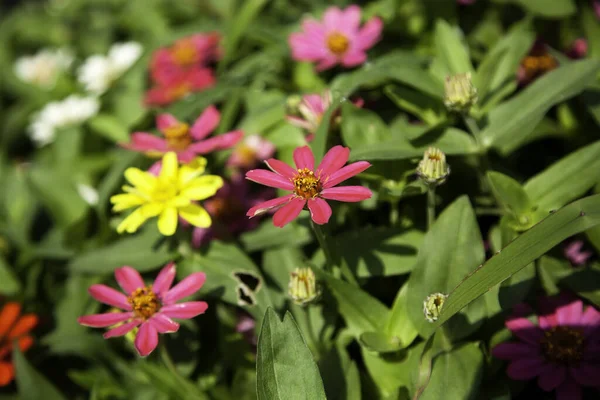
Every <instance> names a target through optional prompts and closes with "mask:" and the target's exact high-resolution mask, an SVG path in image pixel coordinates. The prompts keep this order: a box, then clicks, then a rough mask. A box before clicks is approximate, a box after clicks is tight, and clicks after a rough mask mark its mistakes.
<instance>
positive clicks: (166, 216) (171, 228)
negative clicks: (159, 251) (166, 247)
mask: <svg viewBox="0 0 600 400" xmlns="http://www.w3.org/2000/svg"><path fill="white" fill-rule="evenodd" d="M176 230H177V209H176V208H175V207H168V208H165V209H164V210H163V212H162V213H161V214H160V216H159V217H158V231H159V232H160V233H161V234H163V235H165V236H172V235H173V234H174V233H175V231H176Z"/></svg>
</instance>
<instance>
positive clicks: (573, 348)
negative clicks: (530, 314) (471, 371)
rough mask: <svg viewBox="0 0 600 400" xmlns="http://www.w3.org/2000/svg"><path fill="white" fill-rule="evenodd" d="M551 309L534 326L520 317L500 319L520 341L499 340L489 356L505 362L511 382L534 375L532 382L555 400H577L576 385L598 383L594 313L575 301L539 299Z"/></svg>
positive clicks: (598, 322)
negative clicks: (508, 362) (554, 396)
mask: <svg viewBox="0 0 600 400" xmlns="http://www.w3.org/2000/svg"><path fill="white" fill-rule="evenodd" d="M542 306H545V307H547V308H548V307H551V312H547V313H544V315H538V317H537V322H538V324H537V325H536V324H534V323H533V322H531V321H530V320H529V319H527V318H525V317H522V316H513V317H510V318H508V319H507V320H506V327H507V328H508V329H510V330H511V331H512V333H513V335H515V336H516V337H517V338H518V339H519V340H520V341H519V342H512V343H501V344H499V345H497V346H496V347H494V349H493V351H492V354H493V355H494V356H495V357H497V358H500V359H503V360H509V361H510V364H509V366H508V369H507V374H508V376H509V377H510V378H511V379H514V380H530V379H533V378H535V377H537V378H538V379H537V383H538V386H539V387H540V388H541V389H542V390H545V391H547V392H549V391H552V390H556V398H557V399H558V400H578V399H580V398H581V396H582V394H581V388H580V386H593V387H598V386H599V385H600V381H599V377H600V341H599V340H598V333H599V328H600V312H598V311H597V310H596V309H594V308H593V307H591V306H589V307H587V308H585V309H584V306H583V303H582V302H581V300H576V299H575V300H573V299H569V298H566V297H560V298H559V299H556V298H554V299H553V298H550V299H545V302H544V304H542Z"/></svg>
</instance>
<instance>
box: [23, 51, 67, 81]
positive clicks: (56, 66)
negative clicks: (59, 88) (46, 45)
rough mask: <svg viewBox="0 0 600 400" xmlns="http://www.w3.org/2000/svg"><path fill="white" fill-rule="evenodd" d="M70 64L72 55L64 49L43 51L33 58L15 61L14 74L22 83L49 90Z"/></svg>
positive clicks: (26, 57) (27, 57)
mask: <svg viewBox="0 0 600 400" xmlns="http://www.w3.org/2000/svg"><path fill="white" fill-rule="evenodd" d="M72 62H73V55H72V54H71V53H70V52H69V51H68V50H66V49H56V50H49V49H43V50H40V51H39V52H38V53H37V54H35V55H33V56H25V57H21V58H19V59H17V61H16V62H15V65H14V72H15V75H16V76H17V77H18V78H19V79H21V80H22V81H24V82H28V83H32V84H34V85H38V86H40V87H43V88H46V89H50V88H52V87H53V86H54V84H55V83H56V79H57V78H58V76H59V75H60V73H62V72H64V71H66V70H67V69H68V68H69V67H70V66H71V63H72Z"/></svg>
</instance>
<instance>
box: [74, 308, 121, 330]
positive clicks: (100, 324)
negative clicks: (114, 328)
mask: <svg viewBox="0 0 600 400" xmlns="http://www.w3.org/2000/svg"><path fill="white" fill-rule="evenodd" d="M131 318H133V312H122V313H104V314H92V315H84V316H83V317H79V318H77V322H79V323H80V324H81V325H84V326H91V327H92V328H104V327H107V326H111V325H114V324H118V323H119V322H124V321H127V320H129V319H131Z"/></svg>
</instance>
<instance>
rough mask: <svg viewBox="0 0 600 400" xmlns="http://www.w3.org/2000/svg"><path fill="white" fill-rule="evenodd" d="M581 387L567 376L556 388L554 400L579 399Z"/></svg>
mask: <svg viewBox="0 0 600 400" xmlns="http://www.w3.org/2000/svg"><path fill="white" fill-rule="evenodd" d="M581 398H582V394H581V387H579V385H578V384H577V382H575V380H574V379H569V378H567V379H566V380H565V381H564V382H563V384H562V385H560V386H559V387H557V388H556V400H581Z"/></svg>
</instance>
